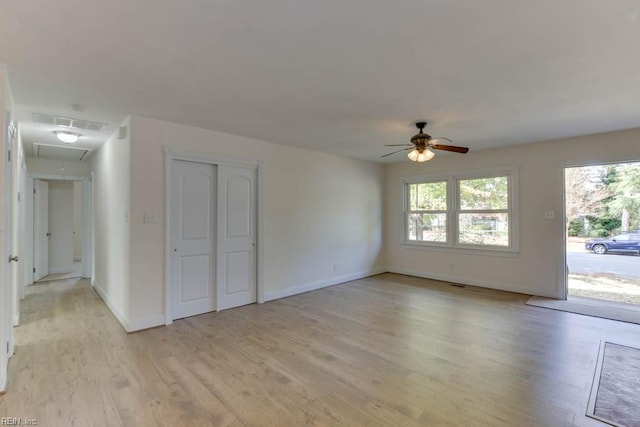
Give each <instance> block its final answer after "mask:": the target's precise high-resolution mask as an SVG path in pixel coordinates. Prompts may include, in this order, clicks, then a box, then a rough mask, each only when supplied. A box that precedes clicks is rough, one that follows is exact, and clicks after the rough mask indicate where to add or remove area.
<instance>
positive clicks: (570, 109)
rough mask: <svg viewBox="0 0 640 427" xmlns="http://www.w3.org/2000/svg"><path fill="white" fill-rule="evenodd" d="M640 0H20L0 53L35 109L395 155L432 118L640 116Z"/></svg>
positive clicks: (582, 129)
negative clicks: (419, 123) (417, 125)
mask: <svg viewBox="0 0 640 427" xmlns="http://www.w3.org/2000/svg"><path fill="white" fill-rule="evenodd" d="M639 14H640V0H615V1H611V0H563V1H558V0H536V1H531V0H484V1H476V0H467V1H462V0H458V1H455V0H396V1H389V0H340V1H337V0H324V1H314V2H312V1H300V0H271V1H261V0H244V1H237V0H182V1H169V0H136V1H132V0H110V1H109V2H105V1H98V0H57V1H56V2H55V6H53V5H52V4H51V3H50V2H48V1H43V0H39V1H38V0H32V1H13V2H3V5H2V13H0V62H5V63H6V64H7V68H8V70H9V76H10V80H11V85H12V88H13V92H14V96H15V100H16V102H17V103H18V104H20V115H19V119H21V120H30V115H31V113H32V112H43V113H51V114H60V115H65V116H70V117H74V118H82V119H90V120H96V121H102V122H106V123H109V124H110V125H111V127H110V130H114V129H115V128H116V127H117V124H118V123H119V121H120V120H122V119H123V118H124V117H125V116H126V115H128V114H137V115H143V116H149V117H155V118H159V119H164V120H169V121H174V122H179V123H184V124H188V125H194V126H199V127H204V128H209V129H213V130H217V131H221V132H227V133H232V134H237V135H242V136H247V137H253V138H257V139H261V140H265V141H270V142H275V143H281V144H287V145H295V146H300V147H308V148H313V149H317V150H321V151H327V152H333V153H336V154H340V155H347V156H356V157H361V158H364V159H368V160H373V161H380V160H381V159H380V155H382V154H384V153H386V152H388V151H389V150H387V149H386V148H385V147H383V145H384V144H397V143H403V142H405V141H407V140H408V139H409V138H410V137H411V135H413V134H414V133H415V129H414V128H413V127H412V125H411V123H412V122H413V121H416V120H418V119H425V120H427V121H429V122H430V125H429V126H428V127H427V131H428V132H429V133H430V134H431V135H433V136H447V137H449V138H451V139H453V140H455V143H456V144H457V145H464V146H468V147H470V148H471V150H472V151H473V150H479V149H484V148H489V147H496V146H504V145H509V144H518V143H525V142H532V141H539V140H545V139H552V138H558V137H565V136H575V135H582V134H590V133H597V132H604V131H610V130H617V129H624V128H632V127H638V126H640V102H638V98H639V96H638V95H640V72H639V70H640V17H639ZM72 104H80V105H82V106H83V107H84V108H83V109H84V111H82V112H81V114H79V112H78V111H74V110H73V109H72ZM27 127H28V126H27ZM46 132H49V134H50V129H48V130H46ZM46 132H45V131H44V130H42V131H38V130H37V129H33V132H27V134H28V135H25V137H26V138H27V139H29V140H32V139H33V140H35V139H37V138H38V135H40V134H43V135H44V134H45V133H46ZM104 136H106V135H103V136H102V138H103V139H104ZM41 142H45V141H41ZM388 160H389V161H403V160H404V156H402V155H401V154H398V155H397V156H392V157H391V158H389V159H388Z"/></svg>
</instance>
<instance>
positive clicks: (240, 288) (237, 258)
mask: <svg viewBox="0 0 640 427" xmlns="http://www.w3.org/2000/svg"><path fill="white" fill-rule="evenodd" d="M224 256H225V260H226V262H225V265H224V266H225V269H224V271H225V284H226V286H227V289H226V292H227V295H233V294H237V293H243V292H244V293H247V292H251V285H252V283H251V275H250V274H249V273H250V272H249V269H248V267H250V266H251V259H250V257H251V254H250V253H249V252H235V253H226V254H225V255H224Z"/></svg>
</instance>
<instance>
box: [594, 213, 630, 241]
mask: <svg viewBox="0 0 640 427" xmlns="http://www.w3.org/2000/svg"><path fill="white" fill-rule="evenodd" d="M587 220H588V221H589V230H590V231H589V236H590V237H609V236H611V235H613V234H616V233H617V232H618V231H619V230H620V226H621V225H622V221H621V220H620V218H619V217H613V216H604V217H593V216H589V217H587Z"/></svg>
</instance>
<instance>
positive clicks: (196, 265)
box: [170, 160, 216, 319]
mask: <svg viewBox="0 0 640 427" xmlns="http://www.w3.org/2000/svg"><path fill="white" fill-rule="evenodd" d="M215 175H216V174H215V166H212V165H208V164H203V163H194V162H184V161H180V160H174V161H173V164H172V176H171V197H172V200H171V207H170V209H171V224H170V229H171V237H170V239H171V240H170V242H171V254H172V259H171V263H172V268H171V272H172V277H171V289H172V318H173V319H180V318H183V317H188V316H195V315H197V314H202V313H207V312H210V311H213V310H215V293H214V291H213V289H214V281H213V278H214V277H215V274H214V268H215V267H214V263H213V260H214V259H215V258H214V253H215V252H214V243H215V239H214V237H215V236H214V232H213V230H214V224H215V222H214V221H215V204H216V200H215V192H216V176H215Z"/></svg>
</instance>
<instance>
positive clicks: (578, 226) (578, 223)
mask: <svg viewBox="0 0 640 427" xmlns="http://www.w3.org/2000/svg"><path fill="white" fill-rule="evenodd" d="M567 234H568V235H569V237H576V236H581V235H583V234H584V220H583V219H582V218H575V219H572V220H571V221H570V222H569V227H568V228H567Z"/></svg>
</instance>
